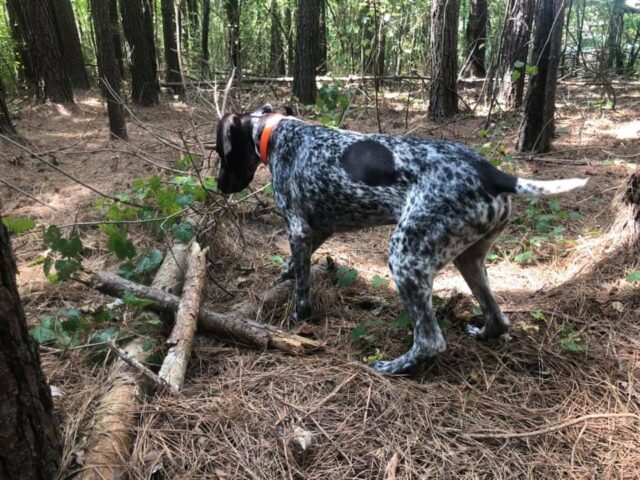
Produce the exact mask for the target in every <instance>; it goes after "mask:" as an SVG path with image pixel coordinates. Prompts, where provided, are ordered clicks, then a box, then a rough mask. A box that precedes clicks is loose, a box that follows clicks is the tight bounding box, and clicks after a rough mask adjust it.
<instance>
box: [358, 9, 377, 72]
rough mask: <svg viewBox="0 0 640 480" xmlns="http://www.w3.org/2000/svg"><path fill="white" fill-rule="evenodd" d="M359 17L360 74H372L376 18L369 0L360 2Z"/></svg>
mask: <svg viewBox="0 0 640 480" xmlns="http://www.w3.org/2000/svg"><path fill="white" fill-rule="evenodd" d="M359 17H360V18H359V19H358V20H359V23H360V25H362V38H361V40H360V65H361V71H362V75H372V74H373V70H374V62H373V57H374V55H375V52H374V48H373V44H374V43H375V36H376V19H375V15H374V13H373V5H372V1H371V0H367V1H366V2H363V3H362V4H361V6H360V15H359Z"/></svg>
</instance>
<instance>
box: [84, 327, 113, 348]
mask: <svg viewBox="0 0 640 480" xmlns="http://www.w3.org/2000/svg"><path fill="white" fill-rule="evenodd" d="M117 336H118V329H117V328H116V327H109V328H105V329H104V330H98V331H96V332H94V333H92V334H91V336H90V337H89V344H91V345H93V344H96V343H105V342H106V341H108V340H111V339H112V338H116V337H117Z"/></svg>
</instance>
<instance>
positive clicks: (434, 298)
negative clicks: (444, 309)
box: [431, 295, 444, 307]
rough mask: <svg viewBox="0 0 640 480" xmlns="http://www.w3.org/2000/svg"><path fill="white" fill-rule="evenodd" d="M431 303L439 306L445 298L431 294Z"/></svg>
mask: <svg viewBox="0 0 640 480" xmlns="http://www.w3.org/2000/svg"><path fill="white" fill-rule="evenodd" d="M431 304H432V305H435V306H436V307H437V306H440V305H443V304H444V299H443V298H442V297H440V296H438V295H431Z"/></svg>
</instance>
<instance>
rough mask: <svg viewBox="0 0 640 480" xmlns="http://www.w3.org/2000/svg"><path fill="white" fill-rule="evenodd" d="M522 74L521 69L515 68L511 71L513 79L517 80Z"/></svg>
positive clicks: (513, 80)
mask: <svg viewBox="0 0 640 480" xmlns="http://www.w3.org/2000/svg"><path fill="white" fill-rule="evenodd" d="M521 76H522V73H520V70H514V71H513V72H511V81H512V82H517V81H518V80H519V79H520V77H521Z"/></svg>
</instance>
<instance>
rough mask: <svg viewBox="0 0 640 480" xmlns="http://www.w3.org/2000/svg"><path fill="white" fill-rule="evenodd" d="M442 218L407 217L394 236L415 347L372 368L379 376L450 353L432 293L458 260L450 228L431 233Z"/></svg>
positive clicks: (394, 261)
mask: <svg viewBox="0 0 640 480" xmlns="http://www.w3.org/2000/svg"><path fill="white" fill-rule="evenodd" d="M441 218H442V217H441V216H440V215H437V214H436V215H431V214H430V213H429V212H425V211H422V212H420V211H418V212H415V213H414V214H409V215H406V216H405V215H403V218H402V219H401V221H400V223H399V224H398V228H397V229H396V231H395V232H394V233H393V235H392V236H391V239H390V241H389V267H390V269H391V273H392V274H393V279H394V281H395V283H396V286H397V288H398V292H399V294H400V297H401V298H402V302H403V304H404V307H405V310H406V312H407V313H408V314H409V315H410V316H411V320H412V321H413V345H412V347H411V349H410V350H409V351H408V352H406V353H405V354H403V355H401V356H400V357H398V358H396V359H394V360H390V361H382V360H381V361H376V362H374V363H372V364H371V367H372V368H373V369H375V370H377V371H379V372H383V373H403V372H406V371H408V370H411V369H412V368H414V367H416V366H417V365H418V364H420V363H421V362H423V361H424V360H426V359H428V358H432V357H435V356H436V355H437V354H438V353H439V352H442V351H444V350H445V349H446V343H445V341H444V337H443V336H442V331H441V330H440V326H439V325H438V322H437V320H436V316H435V314H434V312H433V308H432V304H431V292H432V285H433V279H434V278H435V276H436V274H437V273H438V270H440V269H441V268H442V267H443V266H444V265H446V264H447V263H448V262H450V261H451V260H452V259H453V257H454V256H455V255H454V253H453V252H452V251H451V250H450V248H451V247H452V246H453V244H454V243H455V239H452V238H450V237H449V234H448V233H447V232H448V231H449V229H448V228H443V229H434V230H435V231H434V230H431V231H429V230H428V229H429V228H430V227H431V226H433V225H434V224H435V222H436V221H438V220H439V219H441ZM436 232H440V233H436ZM456 253H457V252H456Z"/></svg>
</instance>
